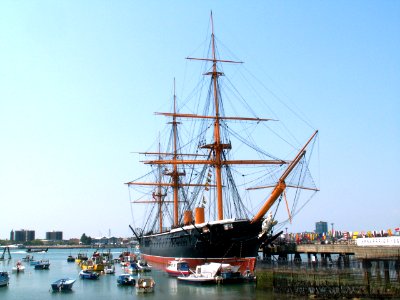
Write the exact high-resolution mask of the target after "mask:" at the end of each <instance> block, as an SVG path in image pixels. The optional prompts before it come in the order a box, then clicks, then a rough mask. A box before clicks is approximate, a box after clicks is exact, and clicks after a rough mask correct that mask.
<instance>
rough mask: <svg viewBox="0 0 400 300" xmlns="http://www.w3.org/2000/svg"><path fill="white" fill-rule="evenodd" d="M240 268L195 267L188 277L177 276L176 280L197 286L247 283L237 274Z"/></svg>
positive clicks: (218, 265)
mask: <svg viewBox="0 0 400 300" xmlns="http://www.w3.org/2000/svg"><path fill="white" fill-rule="evenodd" d="M239 268H240V266H232V265H230V264H221V263H209V264H205V265H200V266H197V267H196V272H195V273H193V274H190V275H189V276H178V280H179V281H181V282H187V283H197V284H224V283H241V282H244V281H248V280H247V279H246V278H245V277H244V276H242V274H240V272H239Z"/></svg>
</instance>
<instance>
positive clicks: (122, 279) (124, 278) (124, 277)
mask: <svg viewBox="0 0 400 300" xmlns="http://www.w3.org/2000/svg"><path fill="white" fill-rule="evenodd" d="M117 283H118V284H119V285H130V286H134V285H135V284H136V281H135V278H134V277H133V276H132V275H131V274H121V275H118V278H117Z"/></svg>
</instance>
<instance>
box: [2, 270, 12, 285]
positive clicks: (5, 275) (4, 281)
mask: <svg viewBox="0 0 400 300" xmlns="http://www.w3.org/2000/svg"><path fill="white" fill-rule="evenodd" d="M9 282H10V276H8V272H0V287H2V286H7V285H8V283H9Z"/></svg>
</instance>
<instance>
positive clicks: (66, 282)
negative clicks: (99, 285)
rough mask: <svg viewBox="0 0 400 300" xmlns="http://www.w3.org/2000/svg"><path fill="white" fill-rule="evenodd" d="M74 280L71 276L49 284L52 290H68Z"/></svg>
mask: <svg viewBox="0 0 400 300" xmlns="http://www.w3.org/2000/svg"><path fill="white" fill-rule="evenodd" d="M75 281H76V280H75V279H71V278H62V279H58V280H56V281H54V282H53V283H52V284H51V288H52V290H53V291H54V292H62V291H70V290H71V289H72V286H73V284H74V282H75Z"/></svg>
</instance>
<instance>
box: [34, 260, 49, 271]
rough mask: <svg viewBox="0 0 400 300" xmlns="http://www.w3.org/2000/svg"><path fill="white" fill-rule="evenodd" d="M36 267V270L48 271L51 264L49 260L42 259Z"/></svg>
mask: <svg viewBox="0 0 400 300" xmlns="http://www.w3.org/2000/svg"><path fill="white" fill-rule="evenodd" d="M34 266H35V270H48V269H49V268H50V262H49V260H48V259H41V260H39V261H38V262H37V263H36V264H35V265H34Z"/></svg>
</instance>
